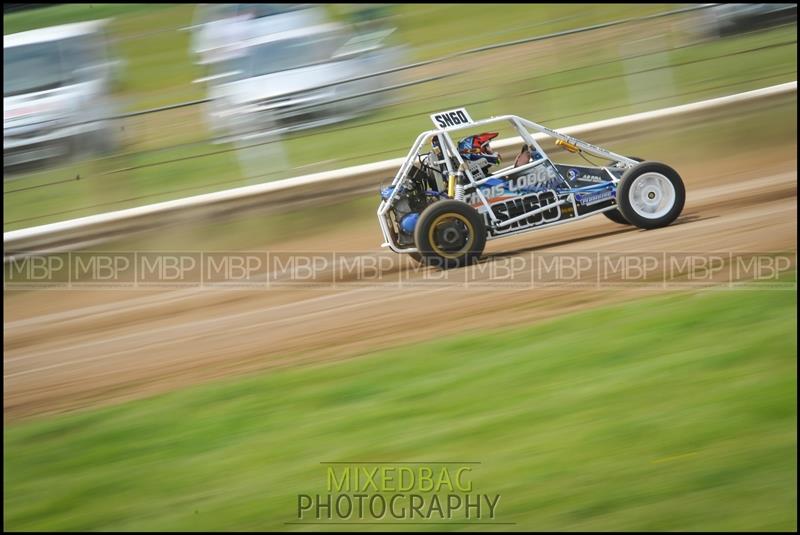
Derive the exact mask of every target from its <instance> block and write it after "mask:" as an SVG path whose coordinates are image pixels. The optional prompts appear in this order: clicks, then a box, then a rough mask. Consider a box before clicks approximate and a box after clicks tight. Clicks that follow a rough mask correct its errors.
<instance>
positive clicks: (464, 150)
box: [458, 132, 500, 167]
mask: <svg viewBox="0 0 800 535" xmlns="http://www.w3.org/2000/svg"><path fill="white" fill-rule="evenodd" d="M498 135H499V134H498V133H497V132H484V133H482V134H478V135H475V136H469V137H465V138H464V139H462V140H461V141H459V142H458V152H459V153H460V154H461V157H462V158H464V159H465V160H468V161H471V162H478V163H479V164H480V165H481V167H486V166H489V165H494V164H496V163H500V155H499V154H497V153H496V152H492V148H491V146H490V145H489V142H490V141H491V140H493V139H494V138H496V137H497V136H498ZM480 160H485V163H484V162H481V161H480Z"/></svg>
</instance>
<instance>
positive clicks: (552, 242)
mask: <svg viewBox="0 0 800 535" xmlns="http://www.w3.org/2000/svg"><path fill="white" fill-rule="evenodd" d="M795 150H796V147H795V146H793V145H791V144H789V145H786V146H783V147H779V148H775V149H774V150H773V151H770V153H760V154H759V155H754V154H752V153H750V154H746V155H741V154H740V155H739V156H738V157H732V158H729V159H727V160H725V161H722V162H715V163H714V165H708V164H706V165H703V166H700V165H695V166H687V167H684V168H681V169H680V170H681V172H682V173H683V176H684V180H685V182H686V184H687V190H688V200H687V204H686V207H685V209H684V212H683V215H682V216H681V218H680V219H679V220H678V222H677V223H676V224H674V225H673V226H670V227H668V228H665V229H660V230H657V231H649V232H644V231H640V230H638V229H633V228H628V227H622V226H619V225H616V224H614V223H611V222H609V221H607V220H606V219H605V218H604V217H602V216H600V217H597V218H590V219H588V220H584V221H582V222H579V223H575V224H570V225H563V226H557V227H554V228H551V229H547V230H542V231H539V232H533V233H529V234H525V235H522V236H518V237H515V238H509V239H505V240H499V241H495V242H490V244H489V247H488V251H487V252H488V260H487V262H488V263H492V262H494V263H499V262H502V261H506V260H507V259H509V258H521V259H522V261H523V262H528V261H530V258H531V253H532V252H535V253H536V254H540V253H547V252H570V253H578V252H599V253H604V252H615V253H622V252H632V251H635V252H648V251H652V252H675V253H678V252H695V253H696V252H701V251H702V252H720V253H728V252H733V253H736V252H773V251H783V252H786V251H791V252H796V239H797V234H796V227H795V225H796V222H797V174H796V164H797V162H796V159H795V158H796V152H795ZM709 169H711V170H712V171H709ZM363 228H364V230H363V232H360V233H355V234H353V233H346V234H345V233H343V232H341V231H340V232H338V233H331V234H328V235H324V236H317V237H315V238H312V239H308V240H303V241H299V242H294V243H286V244H281V248H280V249H281V250H282V251H329V250H330V245H329V244H332V243H334V244H336V247H337V249H338V250H347V251H364V252H369V251H377V250H378V247H377V245H378V244H379V234H378V231H377V224H376V222H374V221H369V222H364V225H363ZM484 265H486V264H484ZM409 266H410V264H409ZM529 272H530V271H529V270H528V271H527V272H526V271H525V270H522V271H520V273H529ZM387 275H388V276H390V277H396V278H401V277H402V280H404V281H405V282H406V283H407V284H406V286H405V287H403V288H397V287H396V286H394V287H387V288H383V289H376V288H374V287H368V286H362V285H360V283H359V281H358V280H345V281H340V282H338V283H337V284H336V287H335V288H330V287H325V286H323V287H321V288H316V289H294V288H272V289H256V290H227V291H225V290H210V289H177V290H175V289H172V290H164V291H155V290H118V291H110V290H105V291H98V290H94V291H91V290H88V291H84V290H69V291H66V290H65V291H26V292H17V291H6V292H5V299H4V310H5V318H6V319H5V324H4V327H5V331H4V347H5V352H4V357H3V365H4V378H3V379H4V387H5V395H4V398H3V405H4V415H5V419H6V421H8V420H11V419H16V418H20V417H25V416H30V415H34V414H41V413H48V412H55V411H63V410H70V409H75V408H80V407H85V406H89V405H93V404H98V403H109V402H116V401H120V400H124V399H130V398H135V397H141V396H144V395H147V394H151V393H154V392H163V391H166V390H170V389H172V388H176V387H179V386H184V385H187V384H192V383H196V382H199V381H204V380H208V379H212V378H215V377H221V376H225V375H229V374H234V373H246V372H250V371H253V370H257V369H264V368H269V367H273V366H285V365H298V364H302V363H308V362H318V361H323V360H326V359H340V358H345V357H352V356H356V355H358V354H359V353H363V352H365V351H367V350H374V349H375V348H379V347H386V346H391V345H396V344H398V343H403V342H410V341H415V340H421V339H429V338H433V337H437V336H440V335H442V334H447V333H452V332H456V331H462V330H465V329H469V328H477V327H480V328H489V327H501V326H512V325H518V324H527V323H531V322H533V321H536V320H538V319H542V318H546V317H551V316H553V315H555V314H561V313H564V312H568V311H572V310H576V309H580V308H583V307H585V306H586V305H587V304H592V305H595V304H597V303H601V302H611V301H617V300H622V299H630V298H633V297H640V296H642V295H643V293H650V294H652V293H655V292H659V291H665V290H664V289H663V288H659V287H658V285H655V287H648V289H646V290H643V289H640V288H631V287H626V288H621V287H616V288H613V289H612V288H603V289H597V288H592V287H588V288H584V287H578V286H574V287H565V286H564V285H561V286H559V287H557V288H542V287H536V285H534V287H533V288H530V287H529V286H528V287H525V286H526V285H527V281H526V280H525V279H524V275H521V277H522V278H521V279H515V281H514V282H515V283H516V282H518V283H520V284H521V287H512V285H503V284H500V285H495V286H493V287H489V285H488V284H486V285H480V284H477V283H476V284H474V285H473V286H471V287H468V288H466V289H465V288H464V285H463V280H464V277H465V275H468V274H467V273H465V272H464V270H457V271H455V272H451V273H448V275H447V276H448V277H452V278H453V281H452V282H448V281H441V280H438V281H436V282H435V283H430V284H429V283H428V282H427V280H426V279H425V276H426V272H425V271H420V270H412V269H410V268H408V267H404V268H402V269H401V270H400V271H396V272H394V273H387ZM489 276H490V274H487V273H481V272H477V274H475V277H474V278H470V280H474V281H481V280H483V281H484V282H486V280H487V279H486V277H489ZM414 283H420V284H419V285H416V286H415V285H414ZM465 313H466V314H465Z"/></svg>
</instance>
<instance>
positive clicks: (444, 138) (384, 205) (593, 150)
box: [378, 115, 638, 253]
mask: <svg viewBox="0 0 800 535" xmlns="http://www.w3.org/2000/svg"><path fill="white" fill-rule="evenodd" d="M502 121H508V122H510V123H511V125H512V126H513V127H514V129H515V130H516V131H517V133H519V136H520V137H521V138H522V140H523V141H524V143H525V144H526V145H528V146H529V147H534V148H535V149H536V151H537V152H538V153H539V154H541V155H542V158H539V159H538V160H535V161H532V162H529V163H527V164H524V165H520V166H518V167H514V166H511V167H508V168H505V169H501V170H500V171H498V172H497V173H495V174H493V175H492V176H489V177H486V178H483V179H480V180H476V179H475V177H474V176H473V175H472V172H471V171H470V170H469V166H468V165H467V164H466V163H465V162H464V160H463V159H462V158H461V154H459V152H458V150H457V149H456V145H455V143H453V139H452V138H451V137H450V133H451V132H455V131H458V130H465V129H475V128H478V127H481V126H484V125H487V124H491V123H498V122H502ZM528 129H531V130H536V131H538V132H540V133H542V134H544V135H546V136H548V137H551V138H555V139H557V140H561V141H563V142H565V143H568V144H569V145H572V146H574V147H577V148H579V149H580V150H582V151H585V152H588V153H589V154H592V155H594V156H598V157H602V158H607V159H610V160H613V161H618V162H623V163H625V164H627V165H629V166H632V165H635V164H636V163H638V162H636V160H632V159H630V158H628V157H626V156H622V155H621V154H616V153H614V152H611V151H609V150H606V149H603V148H601V147H597V146H595V145H592V144H590V143H586V142H584V141H581V140H579V139H576V138H574V137H572V136H568V135H566V134H562V133H560V132H556V131H555V130H552V129H550V128H547V127H546V126H542V125H540V124H537V123H534V122H532V121H528V120H526V119H523V118H522V117H518V116H516V115H501V116H499V117H490V118H489V119H482V120H480V121H475V122H471V123H467V124H462V125H456V126H451V127H447V128H442V129H438V130H428V131H427V132H423V133H422V134H420V135H419V136H418V137H417V140H416V141H415V142H414V145H413V146H412V147H411V150H410V151H408V156H406V159H405V161H404V162H403V165H402V166H400V170H399V171H398V172H397V175H395V177H394V180H393V181H392V184H391V186H392V187H393V190H392V192H391V194H390V195H389V197H388V198H387V199H384V200H382V201H381V204H380V206H379V207H378V222H379V223H380V226H381V231H382V232H383V237H384V240H385V242H384V243H383V244H382V245H381V247H389V248H390V249H391V250H392V251H394V252H396V253H415V252H418V250H417V248H416V247H406V248H401V247H399V246H398V244H397V243H396V242H395V241H394V239H393V236H392V233H391V231H390V229H389V221H388V218H387V216H386V214H387V212H388V211H389V209H390V208H391V207H392V205H393V203H394V200H395V198H396V197H397V195H398V192H399V191H400V190H401V189H402V188H400V187H398V186H399V185H401V184H403V182H404V181H405V180H406V179H407V175H408V172H409V170H410V169H411V166H412V165H413V163H414V157H415V156H416V155H417V154H418V153H419V150H420V148H421V147H422V146H423V145H424V144H425V143H427V142H428V141H429V140H430V139H431V138H433V137H434V136H436V137H437V139H438V141H439V146H440V148H441V150H442V159H443V160H444V163H445V165H446V166H447V172H448V174H450V175H453V174H455V173H456V169H459V170H463V173H464V175H465V176H466V177H467V180H468V181H469V184H468V186H472V187H473V188H474V191H475V193H476V194H477V196H478V198H479V199H480V201H481V204H483V206H484V207H486V210H487V212H486V213H487V214H488V215H489V217H490V218H491V220H492V224H493V225H495V226H497V227H502V226H506V225H510V224H511V223H514V222H516V221H519V220H522V219H525V218H527V217H530V216H532V215H535V214H537V213H541V212H545V211H547V210H550V209H552V208H554V207H556V206H560V205H562V204H566V203H569V202H574V197H575V194H574V193H570V194H569V196H568V197H567V198H566V199H562V200H560V201H556V202H554V203H552V204H548V205H547V206H543V207H541V208H537V209H535V210H531V211H529V212H526V213H524V214H522V215H520V216H517V217H514V218H513V219H508V220H506V221H503V222H499V220H498V218H497V216H496V215H495V214H494V212H493V211H492V209H491V205H490V204H489V201H488V200H487V199H486V197H485V196H484V194H483V192H481V190H480V187H479V186H481V185H483V184H485V183H487V182H489V181H490V180H492V179H496V178H503V177H505V176H507V175H509V174H511V173H512V172H513V173H516V172H518V171H521V170H525V169H529V168H533V167H536V166H538V165H541V164H543V163H545V162H550V163H551V164H552V163H553V162H552V160H551V159H550V157H549V156H547V153H546V152H545V151H544V150H542V147H541V145H539V143H538V142H537V141H536V139H534V136H533V135H531V133H530V132H529V130H528ZM454 161H455V162H457V164H458V165H457V166H456V168H455V169H454V166H453V162H454ZM607 174H608V176H609V177H611V179H610V182H611V183H613V184H615V185H616V184H617V183H618V182H619V180H618V179H617V178H616V177H615V176H614V175H613V174H611V173H610V172H609V173H607ZM609 209H615V207H610V208H609ZM603 211H604V210H603ZM498 237H499V236H498ZM492 238H493V237H492V236H489V238H488V239H492Z"/></svg>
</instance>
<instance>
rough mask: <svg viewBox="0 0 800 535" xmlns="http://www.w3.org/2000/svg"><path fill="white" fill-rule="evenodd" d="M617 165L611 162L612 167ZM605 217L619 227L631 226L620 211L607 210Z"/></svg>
mask: <svg viewBox="0 0 800 535" xmlns="http://www.w3.org/2000/svg"><path fill="white" fill-rule="evenodd" d="M628 158H630V159H631V160H636V161H637V162H643V161H644V159H642V158H637V157H636V156H628ZM616 163H617V162H611V163H610V165H615V164H616ZM603 215H604V216H606V217H607V218H608V219H610V220H611V221H613V222H614V223H617V224H619V225H630V222H628V220H627V219H625V216H623V215H622V213H621V212H620V211H619V210H606V211H605V212H603Z"/></svg>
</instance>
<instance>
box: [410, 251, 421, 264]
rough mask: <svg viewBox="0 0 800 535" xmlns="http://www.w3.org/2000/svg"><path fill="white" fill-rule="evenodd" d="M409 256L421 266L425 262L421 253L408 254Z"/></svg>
mask: <svg viewBox="0 0 800 535" xmlns="http://www.w3.org/2000/svg"><path fill="white" fill-rule="evenodd" d="M408 256H410V257H411V258H412V259H414V260H416V261H417V262H419V263H420V264H421V263H422V262H423V260H422V255H421V254H420V253H408Z"/></svg>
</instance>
